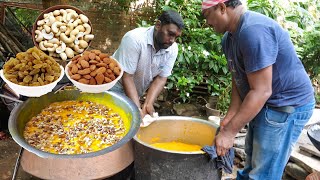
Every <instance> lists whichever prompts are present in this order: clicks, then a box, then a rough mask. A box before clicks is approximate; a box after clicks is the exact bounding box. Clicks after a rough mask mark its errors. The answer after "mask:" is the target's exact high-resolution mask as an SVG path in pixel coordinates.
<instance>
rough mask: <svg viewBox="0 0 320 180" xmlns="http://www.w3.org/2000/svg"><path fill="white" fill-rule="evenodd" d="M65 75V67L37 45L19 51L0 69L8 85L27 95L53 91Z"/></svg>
mask: <svg viewBox="0 0 320 180" xmlns="http://www.w3.org/2000/svg"><path fill="white" fill-rule="evenodd" d="M63 76H64V69H63V67H62V66H60V65H59V64H58V63H57V62H56V61H55V60H54V59H53V58H52V57H50V56H48V55H47V54H45V53H44V52H43V51H41V50H40V49H38V48H37V47H33V48H30V49H28V50H27V51H26V52H20V53H18V54H17V55H16V57H15V58H10V60H9V61H7V62H6V63H5V64H4V65H3V69H2V70H0V77H1V78H2V79H3V80H4V81H5V82H6V83H7V84H8V86H9V87H10V88H11V89H12V90H13V91H15V92H16V93H18V94H20V95H23V96H27V97H40V96H42V95H44V94H47V93H48V92H51V91H52V89H53V88H54V87H55V86H56V85H57V83H58V82H59V81H60V80H61V79H62V78H63Z"/></svg>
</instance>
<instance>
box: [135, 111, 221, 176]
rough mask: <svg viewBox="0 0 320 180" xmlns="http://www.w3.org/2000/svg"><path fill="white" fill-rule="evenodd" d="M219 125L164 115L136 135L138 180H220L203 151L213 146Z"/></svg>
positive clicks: (195, 119)
mask: <svg viewBox="0 0 320 180" xmlns="http://www.w3.org/2000/svg"><path fill="white" fill-rule="evenodd" d="M217 128H218V126H217V125H215V124H213V123H210V122H208V121H205V120H202V119H197V118H191V117H182V116H162V117H159V119H158V120H157V121H155V122H153V123H152V124H150V125H149V126H147V127H145V128H140V129H139V131H138V133H137V134H136V136H134V140H135V143H134V149H135V161H134V166H135V179H137V180H140V179H141V180H144V179H166V180H171V179H172V180H173V179H175V180H177V179H181V180H187V179H210V180H218V179H221V171H220V170H218V169H217V168H216V164H215V162H209V159H208V156H207V155H206V154H205V153H204V152H203V151H202V150H201V148H202V147H203V146H205V145H212V143H213V140H214V137H215V134H216V132H217Z"/></svg>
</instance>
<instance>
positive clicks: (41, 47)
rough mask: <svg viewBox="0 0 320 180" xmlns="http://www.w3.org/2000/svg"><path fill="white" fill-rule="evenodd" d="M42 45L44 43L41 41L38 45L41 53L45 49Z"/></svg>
mask: <svg viewBox="0 0 320 180" xmlns="http://www.w3.org/2000/svg"><path fill="white" fill-rule="evenodd" d="M43 43H44V42H43V41H41V42H40V43H39V48H40V49H41V50H42V51H46V50H47V48H45V47H44V45H43Z"/></svg>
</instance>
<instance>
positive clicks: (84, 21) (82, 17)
mask: <svg viewBox="0 0 320 180" xmlns="http://www.w3.org/2000/svg"><path fill="white" fill-rule="evenodd" d="M79 17H80V19H81V21H82V22H83V23H88V22H89V19H88V17H87V16H85V15H83V14H80V15H79Z"/></svg>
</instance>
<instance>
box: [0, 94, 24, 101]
mask: <svg viewBox="0 0 320 180" xmlns="http://www.w3.org/2000/svg"><path fill="white" fill-rule="evenodd" d="M0 97H3V98H5V99H9V100H11V101H14V102H18V103H22V102H23V101H21V100H19V99H16V98H13V97H10V96H7V95H4V94H0Z"/></svg>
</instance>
